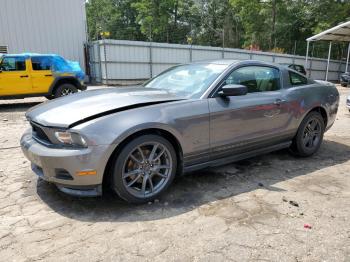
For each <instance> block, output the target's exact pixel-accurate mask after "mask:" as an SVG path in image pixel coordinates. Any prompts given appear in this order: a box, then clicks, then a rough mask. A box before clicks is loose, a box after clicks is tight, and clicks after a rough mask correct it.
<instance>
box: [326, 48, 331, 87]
mask: <svg viewBox="0 0 350 262" xmlns="http://www.w3.org/2000/svg"><path fill="white" fill-rule="evenodd" d="M331 51H332V42H329V48H328V59H327V69H326V81H327V80H328V71H329V60H330V59H331Z"/></svg>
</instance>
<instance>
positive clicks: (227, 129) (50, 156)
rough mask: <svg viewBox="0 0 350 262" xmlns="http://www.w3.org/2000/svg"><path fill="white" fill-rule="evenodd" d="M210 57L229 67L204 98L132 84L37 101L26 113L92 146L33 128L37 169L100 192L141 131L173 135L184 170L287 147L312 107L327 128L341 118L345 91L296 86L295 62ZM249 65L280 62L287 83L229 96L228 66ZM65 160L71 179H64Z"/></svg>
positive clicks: (73, 190)
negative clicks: (225, 86)
mask: <svg viewBox="0 0 350 262" xmlns="http://www.w3.org/2000/svg"><path fill="white" fill-rule="evenodd" d="M211 63H222V64H228V67H227V69H226V70H225V71H224V72H223V73H222V74H221V75H220V76H219V77H218V78H217V79H216V80H215V81H214V82H213V83H212V84H211V85H210V87H209V88H208V89H207V91H206V92H205V93H204V94H203V95H202V96H201V97H200V98H198V99H186V98H184V97H178V96H176V95H174V94H171V93H168V92H166V91H163V90H154V89H149V88H144V87H128V88H109V89H103V90H94V91H87V92H83V93H80V94H74V95H72V96H68V97H64V98H59V99H56V100H54V101H50V102H46V103H44V104H42V105H39V106H36V107H34V108H32V109H30V110H29V111H28V112H27V114H26V117H27V119H28V120H29V121H31V122H32V123H33V124H35V125H38V126H39V127H40V128H42V130H43V131H44V132H45V133H46V135H47V136H48V137H49V139H50V140H51V141H54V140H55V137H54V135H53V133H52V130H57V129H69V130H71V131H74V132H77V133H79V134H82V135H83V137H84V138H85V139H86V140H87V143H88V147H87V148H81V149H77V148H74V149H73V148H72V149H67V148H57V147H51V146H50V144H45V143H44V142H42V141H40V140H38V139H36V138H35V137H33V134H32V129H29V130H28V131H26V133H25V134H24V135H23V137H22V139H21V146H22V149H23V152H24V154H25V155H26V157H27V158H28V159H29V160H30V161H31V162H32V163H33V170H34V171H35V172H36V173H37V174H38V175H39V176H41V177H43V178H44V179H45V180H47V181H50V182H53V183H55V184H57V185H58V186H59V188H60V189H61V190H63V191H64V192H66V193H70V194H75V195H84V194H86V195H96V194H100V193H101V185H102V183H103V179H104V176H105V175H106V173H107V171H108V167H109V165H108V163H109V161H110V160H111V158H112V156H113V153H114V152H117V150H118V147H119V146H121V145H122V143H123V142H124V141H127V140H128V139H129V138H130V137H133V136H134V135H135V134H141V133H145V132H155V131H157V132H158V131H159V132H160V133H161V134H162V135H164V136H166V137H167V138H168V139H170V140H171V142H172V143H173V144H174V146H175V149H176V151H177V154H178V157H179V158H180V161H179V163H180V164H179V173H183V172H186V171H192V170H196V169H200V168H204V167H208V166H215V165H220V164H224V163H227V162H231V161H235V160H239V159H243V158H247V157H250V156H253V155H256V154H261V153H265V152H270V151H274V150H278V149H281V148H285V147H288V146H290V144H291V141H292V139H293V137H294V136H295V134H296V132H297V130H298V127H299V125H300V123H301V121H302V120H303V118H304V117H305V116H306V115H307V114H308V113H309V112H310V111H311V110H318V111H319V112H321V113H322V115H323V117H324V119H325V123H326V129H328V128H330V127H331V126H332V124H333V123H334V121H335V117H336V113H337V110H338V104H339V93H338V91H337V89H336V88H335V86H334V85H333V84H331V83H328V82H322V81H313V80H308V83H307V84H305V85H300V86H292V85H291V84H290V80H289V73H288V72H289V71H290V70H288V69H287V68H285V67H283V66H279V65H276V64H270V63H264V62H259V61H233V60H219V61H212V62H211ZM250 65H258V66H268V67H274V68H277V69H279V71H280V81H281V89H280V90H278V91H268V92H259V93H249V94H247V95H244V96H234V97H226V98H223V97H220V96H218V95H216V92H215V91H216V90H217V89H218V88H219V87H220V86H221V84H222V82H223V80H224V79H225V77H226V76H227V75H228V74H229V73H230V72H232V71H233V70H235V69H237V68H239V67H242V66H250ZM60 168H63V169H65V170H66V171H68V172H69V173H70V175H71V176H72V177H73V179H71V180H66V179H60V178H59V177H58V176H57V170H59V169H60ZM79 170H97V175H95V176H83V177H79V176H75V175H74V174H75V173H76V172H77V171H79ZM87 192H89V193H87Z"/></svg>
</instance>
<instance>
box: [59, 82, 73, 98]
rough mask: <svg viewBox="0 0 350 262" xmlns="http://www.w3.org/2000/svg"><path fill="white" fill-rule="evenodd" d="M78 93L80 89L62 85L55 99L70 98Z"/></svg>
mask: <svg viewBox="0 0 350 262" xmlns="http://www.w3.org/2000/svg"><path fill="white" fill-rule="evenodd" d="M76 92H78V89H77V88H76V87H75V86H74V85H72V84H62V85H60V86H59V87H58V88H57V89H56V91H55V98H58V97H61V96H68V95H71V94H74V93H76Z"/></svg>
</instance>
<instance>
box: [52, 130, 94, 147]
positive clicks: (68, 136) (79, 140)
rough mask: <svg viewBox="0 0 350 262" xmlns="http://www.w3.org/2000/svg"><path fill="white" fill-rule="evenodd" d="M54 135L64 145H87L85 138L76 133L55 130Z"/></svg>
mask: <svg viewBox="0 0 350 262" xmlns="http://www.w3.org/2000/svg"><path fill="white" fill-rule="evenodd" d="M55 137H56V138H57V140H58V141H60V142H61V143H62V144H64V145H68V146H81V147H87V143H86V140H85V139H84V138H83V137H82V136H81V135H79V134H77V133H73V132H69V131H56V132H55Z"/></svg>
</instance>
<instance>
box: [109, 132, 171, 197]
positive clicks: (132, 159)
mask: <svg viewBox="0 0 350 262" xmlns="http://www.w3.org/2000/svg"><path fill="white" fill-rule="evenodd" d="M176 167H177V158H176V153H175V150H174V147H173V146H172V145H171V143H169V141H168V140H166V139H164V138H163V137H161V136H158V135H143V136H140V137H138V138H136V139H134V140H132V141H131V142H129V143H128V144H127V145H126V146H125V147H124V148H123V149H122V150H121V151H120V154H118V156H117V159H116V160H115V164H114V169H113V173H112V187H113V189H114V191H115V192H116V193H117V194H118V195H119V196H120V197H121V198H123V199H124V200H126V201H128V202H130V203H145V202H148V201H151V200H153V199H155V198H157V197H158V196H159V195H160V194H162V193H163V192H164V191H165V190H166V189H167V188H168V187H169V185H170V184H171V182H172V181H173V179H174V177H175V174H176Z"/></svg>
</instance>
